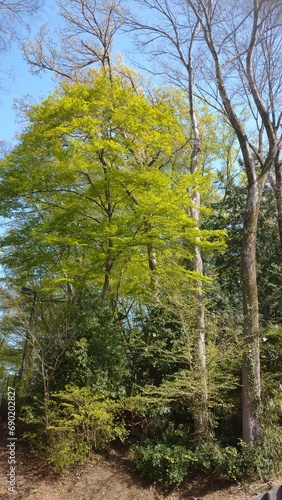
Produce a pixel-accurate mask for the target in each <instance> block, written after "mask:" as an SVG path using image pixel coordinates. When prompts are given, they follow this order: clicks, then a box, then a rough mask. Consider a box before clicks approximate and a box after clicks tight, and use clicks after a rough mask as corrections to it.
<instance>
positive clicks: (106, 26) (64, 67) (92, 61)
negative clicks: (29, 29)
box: [24, 0, 123, 81]
mask: <svg viewBox="0 0 282 500" xmlns="http://www.w3.org/2000/svg"><path fill="white" fill-rule="evenodd" d="M58 3H59V7H60V15H61V17H62V19H63V20H64V26H63V28H62V29H61V30H60V33H59V38H60V45H59V48H57V47H56V46H55V44H54V42H53V41H52V40H51V39H49V38H48V29H47V27H46V25H43V27H42V28H41V30H40V32H39V34H38V36H37V38H36V40H28V42H27V43H26V44H25V47H24V54H25V57H26V60H27V61H28V63H29V64H30V65H31V68H32V71H33V73H35V74H37V73H40V72H41V71H42V70H49V71H51V72H53V73H54V74H57V75H58V76H59V77H60V78H63V79H67V80H76V79H79V80H80V81H81V80H82V79H83V77H84V75H85V72H87V71H89V70H90V69H91V68H92V67H93V66H94V67H95V66H96V65H98V67H101V66H102V67H105V68H107V70H108V71H111V53H112V46H113V40H114V37H115V35H116V33H117V31H118V30H119V29H120V27H121V25H122V23H123V16H122V9H121V7H120V0H106V1H101V0H70V1H68V0H59V2H58Z"/></svg>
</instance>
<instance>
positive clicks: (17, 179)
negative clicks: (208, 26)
mask: <svg viewBox="0 0 282 500" xmlns="http://www.w3.org/2000/svg"><path fill="white" fill-rule="evenodd" d="M29 119H30V124H29V126H28V127H27V130H26V131H25V132H24V134H23V135H22V136H21V140H20V142H19V145H18V146H17V147H16V148H15V149H14V151H12V152H11V154H10V155H8V156H7V158H6V160H4V161H3V162H2V171H1V178H2V191H1V192H2V194H1V200H2V214H3V215H4V216H6V217H9V216H12V217H13V218H14V226H13V228H12V229H11V231H9V232H7V233H6V235H4V236H3V238H2V248H3V251H4V253H3V258H2V264H4V265H6V266H7V267H8V268H10V269H11V270H13V269H17V273H16V274H17V278H16V280H17V281H19V280H21V281H22V282H26V281H24V279H25V280H28V279H29V281H32V282H38V283H39V282H40V281H41V283H42V285H41V286H42V287H43V288H44V289H45V290H47V291H48V290H55V289H57V290H59V289H60V288H61V287H64V288H65V291H66V292H67V293H68V289H71V287H72V286H74V287H75V286H76V285H77V284H79V285H82V284H83V283H84V284H86V283H88V282H90V283H91V284H93V285H94V284H95V287H96V289H97V290H100V292H101V295H102V297H104V298H106V297H107V299H109V300H111V302H112V307H113V310H115V309H116V307H117V304H118V301H119V299H122V298H123V297H127V298H130V297H132V296H133V297H136V295H138V294H141V295H144V296H145V295H146V294H148V293H149V294H150V293H151V291H152V276H153V275H154V276H156V277H158V282H159V286H161V280H162V276H166V275H167V274H169V275H170V274H171V273H175V276H179V277H180V276H181V279H184V278H185V277H187V279H190V278H191V272H190V271H189V270H188V269H187V270H185V269H183V266H182V265H181V259H182V258H184V256H185V258H189V250H188V246H187V247H186V248H185V249H184V248H183V245H182V241H183V240H185V241H186V242H187V244H188V243H189V245H190V255H192V254H193V247H194V244H195V238H196V237H197V235H198V234H199V231H198V230H197V228H195V223H194V221H193V219H192V218H191V217H189V215H188V211H189V208H190V206H191V199H190V192H191V190H193V189H194V186H195V185H197V184H198V182H199V181H198V175H197V173H195V174H190V173H186V174H183V173H181V174H180V173H179V172H178V170H177V162H180V157H181V154H182V151H183V154H186V147H187V141H186V135H185V133H184V132H183V128H182V126H181V124H180V123H179V122H178V120H177V116H176V113H175V112H174V111H173V108H172V106H171V105H170V104H169V103H167V102H166V101H165V99H161V98H157V99H156V102H155V103H153V104H152V103H150V102H149V101H148V99H147V98H146V97H145V95H138V94H136V93H135V91H134V90H133V89H132V88H131V87H130V86H128V85H125V84H124V83H123V82H122V81H121V80H119V79H115V80H113V79H110V78H109V77H108V75H107V74H104V73H103V72H102V73H101V74H100V75H97V76H96V78H95V79H94V80H93V83H92V86H84V85H81V84H79V85H74V86H73V85H71V86H69V85H63V87H62V90H61V91H57V92H55V94H53V95H52V96H50V97H49V98H47V99H46V101H44V102H43V103H42V104H41V105H38V106H35V107H34V109H33V110H32V111H31V112H30V113H29ZM178 155H180V156H179V157H178ZM19 166H20V167H19ZM201 181H202V180H201ZM202 188H203V190H205V189H206V186H204V185H203V186H202ZM23 213H25V218H24V220H23V219H22V214H23ZM219 234H220V233H219ZM210 236H212V238H214V235H209V233H207V234H206V235H205V238H203V241H202V242H201V244H203V245H206V246H208V247H209V246H214V244H213V243H210V242H209V238H210ZM220 238H221V236H219V239H220ZM216 244H217V243H215V246H216ZM219 244H221V243H219ZM22 245H27V247H26V251H25V256H26V254H27V250H28V258H26V257H25V256H24V257H23V254H22ZM151 249H153V250H154V252H155V254H156V256H157V258H158V264H157V268H154V269H152V266H151V261H150V259H151V255H150V251H151ZM148 251H149V254H148ZM28 277H29V278H28ZM150 290H151V291H150Z"/></svg>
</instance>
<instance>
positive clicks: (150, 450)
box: [0, 70, 282, 486]
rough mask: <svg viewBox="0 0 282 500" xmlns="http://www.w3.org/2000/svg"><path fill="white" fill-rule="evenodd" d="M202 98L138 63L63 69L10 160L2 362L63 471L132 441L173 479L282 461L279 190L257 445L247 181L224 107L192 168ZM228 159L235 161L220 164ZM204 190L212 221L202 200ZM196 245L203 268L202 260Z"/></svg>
mask: <svg viewBox="0 0 282 500" xmlns="http://www.w3.org/2000/svg"><path fill="white" fill-rule="evenodd" d="M187 106H188V103H187V102H186V100H185V97H184V96H183V93H181V92H177V91H175V90H173V91H171V92H169V93H168V92H167V91H166V90H165V89H159V90H155V91H152V92H151V94H148V95H147V94H146V93H145V91H143V90H142V89H140V88H138V90H137V89H136V87H134V86H133V85H132V83H130V81H129V80H128V79H126V78H121V77H113V75H112V74H111V75H109V74H108V73H107V72H106V71H104V70H103V71H101V72H95V73H94V74H92V75H91V79H89V80H88V83H87V84H81V83H74V84H68V85H67V84H62V85H61V86H60V87H59V88H58V89H57V90H56V91H55V92H54V93H53V94H52V95H50V96H49V97H48V98H47V99H46V100H45V101H43V102H42V103H41V104H39V105H36V106H34V107H33V108H32V109H30V110H29V111H28V113H27V117H28V120H29V121H28V124H27V126H26V129H25V130H24V132H23V133H22V134H21V136H20V137H19V141H18V144H17V145H16V146H15V148H14V149H13V150H12V151H11V152H10V153H9V154H8V155H6V157H5V158H4V159H3V160H2V162H1V174H0V175H1V187H0V198H1V211H0V212H1V216H2V217H5V218H6V219H9V220H10V221H11V224H10V226H9V229H8V230H7V231H6V232H5V233H3V234H2V235H1V264H2V266H3V269H4V270H5V274H6V276H5V280H4V282H3V288H2V303H3V307H5V308H6V309H3V311H4V312H3V315H2V318H1V325H2V339H1V349H2V352H3V353H4V356H3V368H2V371H3V375H4V373H10V374H13V375H15V383H16V388H17V390H18V393H19V395H20V397H21V418H22V420H23V421H24V422H25V423H26V426H27V429H26V437H27V438H28V439H29V440H30V441H31V442H34V443H35V444H36V446H37V448H38V447H40V448H41V450H42V451H43V452H44V453H45V454H46V456H47V458H48V462H49V463H50V464H52V465H53V466H54V467H55V468H56V469H57V470H63V469H64V468H65V467H67V466H69V465H70V464H72V463H75V462H78V461H81V460H85V459H86V458H87V457H88V455H89V453H91V452H92V451H99V452H101V451H103V450H105V449H108V447H110V446H113V445H117V444H118V445H119V446H120V443H123V446H124V449H126V450H127V449H128V448H129V449H130V455H131V456H132V457H133V461H134V468H135V470H136V471H138V472H139V474H140V475H141V476H142V477H144V478H146V480H151V481H158V482H161V483H162V484H164V485H166V486H168V485H172V484H177V485H178V484H180V483H181V482H182V481H183V480H184V479H185V477H186V475H187V474H188V472H189V471H195V470H197V471H203V472H204V473H208V474H216V475H217V476H219V477H223V478H228V479H242V478H244V479H246V478H248V477H252V476H256V475H259V476H261V477H268V475H269V474H272V473H273V472H275V473H276V472H278V471H279V469H280V467H281V457H280V456H279V453H278V450H279V449H280V447H281V442H282V432H281V417H282V414H281V386H280V373H281V369H282V358H281V352H282V335H281V325H280V323H281V301H280V297H281V284H280V282H279V279H278V278H279V275H280V274H281V260H279V259H278V257H277V256H278V254H279V238H278V231H277V227H276V219H275V207H274V202H273V198H272V197H271V193H270V190H269V187H267V188H266V189H265V192H264V198H263V204H262V216H261V219H260V227H259V237H258V262H259V268H258V279H259V290H260V301H261V311H262V318H263V329H262V349H261V358H262V378H263V406H262V413H263V417H262V418H263V435H262V437H261V441H260V443H258V444H256V445H254V446H251V445H246V444H245V443H243V441H242V440H241V432H242V427H241V411H242V403H241V358H242V352H243V339H242V333H241V324H242V309H241V301H242V297H241V292H240V279H241V278H240V264H239V258H240V246H241V238H242V235H241V233H242V219H243V212H244V206H245V196H246V192H245V188H244V185H243V181H242V182H241V181H240V180H239V181H238V182H235V181H230V182H228V184H227V185H226V186H225V185H224V169H225V159H226V156H225V154H226V150H225V148H224V144H223V142H222V141H221V140H220V137H217V131H216V130H215V128H216V127H217V126H219V120H218V121H217V120H216V119H215V118H214V117H213V116H212V115H210V114H209V113H208V112H207V110H206V109H205V108H204V109H201V108H200V107H199V111H198V114H199V123H200V127H201V130H202V133H203V134H204V137H205V139H204V142H203V151H204V153H205V154H204V158H203V160H202V165H201V168H200V169H199V170H197V171H196V172H193V173H191V170H190V168H189V164H190V163H189V162H190V158H191V154H192V150H191V140H190V134H191V129H190V123H189V120H187V113H186V109H187ZM222 126H223V125H222V123H221V124H220V127H219V128H218V130H222ZM215 159H216V160H217V163H216V164H217V165H218V161H219V159H220V160H221V163H222V165H223V168H222V171H221V172H220V173H219V174H218V175H216V174H213V175H211V170H212V166H213V165H214V162H215ZM232 168H234V172H235V171H236V168H237V165H236V164H235V163H234V165H233V166H232ZM196 190H197V191H200V192H201V195H202V206H201V211H200V212H201V213H200V219H201V220H200V226H199V227H198V225H197V224H196V222H195V219H194V218H193V217H192V216H191V207H192V206H193V194H194V192H195V191H196ZM196 247H197V248H200V249H201V251H202V254H203V258H204V264H205V270H206V272H205V275H202V276H199V275H198V273H197V272H195V271H194V268H193V259H194V255H195V248H196ZM265 249H267V251H264V250H265ZM279 255H280V254H279ZM199 280H200V281H201V286H203V289H204V297H205V308H206V339H205V343H206V372H207V373H206V379H207V384H208V387H207V389H208V390H207V394H208V400H207V406H208V430H206V429H205V432H204V434H201V433H198V432H195V428H194V425H195V415H197V414H198V412H199V411H200V410H201V408H202V407H203V399H202V394H203V392H202V374H201V372H200V371H199V369H198V355H197V352H198V351H197V350H198V336H197V328H196V319H195V318H196V315H197V308H198V303H197V301H198V294H197V291H198V288H197V287H199ZM22 285H24V287H25V288H24V289H23V290H22V291H23V292H25V293H22V294H20V293H19V289H20V287H21V286H22ZM35 293H36V295H35ZM31 311H32V314H31ZM23 352H25V358H24V366H23V368H24V370H23V373H22V374H21V376H19V375H18V374H19V367H20V365H21V361H22V362H23V358H22V359H21V356H22V353H23ZM270 429H271V430H270ZM273 450H274V451H273ZM276 450H277V453H276Z"/></svg>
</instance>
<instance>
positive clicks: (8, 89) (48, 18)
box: [0, 0, 59, 142]
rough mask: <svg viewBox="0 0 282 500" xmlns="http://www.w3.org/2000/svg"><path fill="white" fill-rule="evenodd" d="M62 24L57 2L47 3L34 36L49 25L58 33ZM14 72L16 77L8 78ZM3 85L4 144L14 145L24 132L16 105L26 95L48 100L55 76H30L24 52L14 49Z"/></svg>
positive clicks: (5, 62) (0, 136)
mask: <svg viewBox="0 0 282 500" xmlns="http://www.w3.org/2000/svg"><path fill="white" fill-rule="evenodd" d="M58 22H59V16H58V8H57V6H56V1H55V0H46V1H45V2H44V7H43V8H42V9H41V11H40V13H39V14H37V15H36V17H35V18H34V19H33V21H32V31H31V36H35V35H36V34H37V33H38V31H39V29H40V27H41V25H42V24H44V23H47V24H48V26H50V28H52V29H54V28H55V27H56V26H57V24H58ZM11 68H12V77H11V78H8V77H7V76H5V74H6V73H7V74H8V73H9V72H10V69H11ZM0 77H1V80H2V81H1V84H2V88H1V91H0V109H1V120H0V140H5V141H8V142H10V141H13V138H14V136H15V133H17V132H19V131H20V129H21V125H20V123H17V117H16V111H15V110H14V109H13V105H14V101H15V100H16V99H21V98H23V97H24V96H25V95H28V94H29V95H31V96H32V97H34V98H35V99H36V100H40V99H41V98H43V97H44V96H46V95H47V94H48V93H49V92H50V91H51V90H52V89H53V88H54V87H55V83H54V82H53V80H52V75H51V74H49V73H47V72H45V73H43V74H42V76H41V77H40V76H35V75H32V74H31V73H30V72H29V68H28V65H27V63H26V62H25V61H24V59H23V55H22V53H21V50H20V48H19V47H17V46H13V47H12V48H11V49H10V50H9V51H8V52H7V54H5V55H4V57H3V56H2V57H1V73H0Z"/></svg>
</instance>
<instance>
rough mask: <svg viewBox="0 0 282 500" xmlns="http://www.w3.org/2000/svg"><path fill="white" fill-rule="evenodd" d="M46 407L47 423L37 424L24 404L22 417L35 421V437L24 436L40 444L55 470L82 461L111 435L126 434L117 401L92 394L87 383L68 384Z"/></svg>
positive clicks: (111, 438)
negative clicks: (86, 385)
mask: <svg viewBox="0 0 282 500" xmlns="http://www.w3.org/2000/svg"><path fill="white" fill-rule="evenodd" d="M49 409H50V410H49V423H48V425H47V426H46V425H45V426H44V425H42V424H41V425H39V420H40V417H37V418H35V416H34V414H33V413H32V414H31V412H30V411H27V410H28V408H26V409H25V417H23V420H25V421H26V422H29V423H33V421H36V424H37V427H36V428H35V431H37V439H35V440H34V438H35V436H34V434H32V435H31V433H27V434H26V437H27V438H29V440H30V441H31V440H33V441H34V442H36V443H37V446H38V445H39V444H40V447H41V448H43V449H44V450H45V452H46V453H47V456H48V462H49V463H50V464H51V465H52V466H53V467H54V468H55V469H56V470H57V471H62V470H63V469H65V468H66V467H68V466H70V465H72V464H74V463H79V462H83V461H85V460H86V459H87V457H88V455H89V452H90V451H91V450H94V451H103V450H105V449H107V448H108V446H109V445H110V443H111V442H112V441H114V440H115V439H120V440H124V439H125V437H126V436H127V431H126V428H125V423H124V421H123V419H122V417H121V411H120V405H119V404H118V403H117V402H115V401H113V400H111V399H109V398H108V399H107V398H105V396H103V397H101V396H100V397H99V396H98V395H95V396H94V395H93V394H92V392H91V389H90V388H89V387H83V388H79V387H76V386H68V387H67V388H66V389H65V390H64V391H60V392H58V393H55V394H53V395H52V399H51V400H50V401H49ZM41 420H42V421H43V418H42V417H41ZM43 444H44V446H43Z"/></svg>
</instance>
